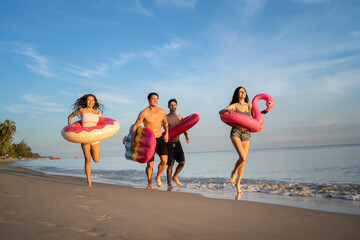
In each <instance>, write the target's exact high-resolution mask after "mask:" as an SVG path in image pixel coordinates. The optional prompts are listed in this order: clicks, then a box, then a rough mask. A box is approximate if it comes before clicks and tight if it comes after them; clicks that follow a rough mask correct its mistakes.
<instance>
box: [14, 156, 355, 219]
mask: <svg viewBox="0 0 360 240" xmlns="http://www.w3.org/2000/svg"><path fill="white" fill-rule="evenodd" d="M21 162H23V161H19V164H16V163H13V162H9V163H8V164H9V165H11V166H18V167H25V168H27V167H26V165H27V164H31V162H29V163H24V164H25V166H24V164H21ZM27 169H33V170H35V171H39V170H36V168H27ZM40 171H41V172H42V173H44V174H49V175H57V176H75V177H79V178H80V179H84V176H85V175H84V173H83V170H82V171H81V174H78V173H77V174H75V173H60V172H56V171H55V172H53V171H51V170H50V171H47V170H44V169H43V170H40ZM94 171H96V170H94ZM96 174H97V173H94V174H93V176H92V181H93V182H97V183H103V184H111V185H115V186H123V187H131V188H137V189H142V188H146V184H145V183H144V184H142V183H139V182H137V183H134V182H122V181H118V180H115V179H112V178H109V179H107V178H103V177H102V174H100V175H99V176H100V177H96V176H97V175H96ZM110 175H111V174H110ZM162 180H163V181H166V179H162ZM144 181H145V180H144ZM186 185H187V184H186V182H185V184H184V186H183V187H178V186H176V185H175V186H174V189H173V190H172V191H173V192H182V193H192V194H198V195H200V196H202V197H205V198H213V199H225V200H234V199H235V194H236V193H235V192H232V191H231V190H229V188H228V187H229V186H227V188H226V190H224V191H221V190H212V189H210V188H209V189H207V186H205V188H204V189H202V188H192V187H191V185H190V187H186ZM245 185H246V184H245ZM245 185H244V186H245ZM250 186H251V185H250ZM154 187H155V190H159V191H167V187H166V184H165V187H164V188H158V187H157V186H154ZM220 187H222V186H220ZM215 188H216V186H215ZM245 188H246V187H245ZM334 194H335V193H334ZM240 201H252V202H260V203H270V204H276V205H281V206H291V207H297V208H303V209H312V210H320V211H326V212H334V213H345V214H353V215H360V201H358V200H350V199H346V200H345V199H341V198H337V197H335V198H332V197H330V198H329V197H321V196H320V197H314V196H286V195H283V194H276V193H275V194H273V193H266V192H258V191H255V192H253V191H246V190H245V192H244V194H242V195H241V197H240Z"/></svg>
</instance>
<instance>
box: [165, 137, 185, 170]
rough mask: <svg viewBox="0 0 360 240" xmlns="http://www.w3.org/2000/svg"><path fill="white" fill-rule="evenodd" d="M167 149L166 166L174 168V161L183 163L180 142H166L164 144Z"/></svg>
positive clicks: (183, 157)
mask: <svg viewBox="0 0 360 240" xmlns="http://www.w3.org/2000/svg"><path fill="white" fill-rule="evenodd" d="M166 145H167V149H168V156H169V157H168V162H167V165H168V166H174V163H175V160H176V161H177V162H178V163H180V162H185V155H184V151H183V149H182V146H181V143H180V141H178V142H168V143H166Z"/></svg>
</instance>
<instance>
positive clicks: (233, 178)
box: [230, 171, 236, 184]
mask: <svg viewBox="0 0 360 240" xmlns="http://www.w3.org/2000/svg"><path fill="white" fill-rule="evenodd" d="M235 177H236V172H234V171H231V177H230V183H231V184H235Z"/></svg>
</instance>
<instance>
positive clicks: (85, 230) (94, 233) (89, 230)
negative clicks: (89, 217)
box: [74, 227, 106, 237]
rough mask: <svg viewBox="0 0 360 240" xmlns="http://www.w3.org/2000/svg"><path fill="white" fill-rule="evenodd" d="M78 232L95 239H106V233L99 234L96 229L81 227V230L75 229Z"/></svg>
mask: <svg viewBox="0 0 360 240" xmlns="http://www.w3.org/2000/svg"><path fill="white" fill-rule="evenodd" d="M74 229H75V230H76V231H79V232H81V233H87V234H89V235H90V236H94V237H106V234H104V233H99V232H98V231H97V229H96V228H85V227H80V228H74Z"/></svg>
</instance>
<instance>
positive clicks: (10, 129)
mask: <svg viewBox="0 0 360 240" xmlns="http://www.w3.org/2000/svg"><path fill="white" fill-rule="evenodd" d="M15 133H16V126H15V122H14V121H12V120H9V119H7V120H5V121H4V122H3V123H1V124H0V144H2V143H3V142H4V141H5V140H7V141H9V140H12V139H13V135H14V134H15Z"/></svg>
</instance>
